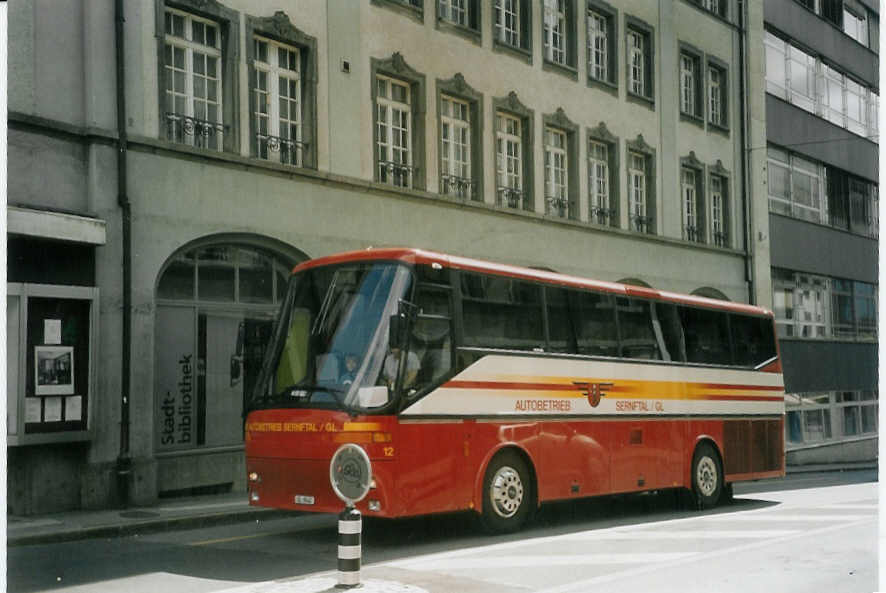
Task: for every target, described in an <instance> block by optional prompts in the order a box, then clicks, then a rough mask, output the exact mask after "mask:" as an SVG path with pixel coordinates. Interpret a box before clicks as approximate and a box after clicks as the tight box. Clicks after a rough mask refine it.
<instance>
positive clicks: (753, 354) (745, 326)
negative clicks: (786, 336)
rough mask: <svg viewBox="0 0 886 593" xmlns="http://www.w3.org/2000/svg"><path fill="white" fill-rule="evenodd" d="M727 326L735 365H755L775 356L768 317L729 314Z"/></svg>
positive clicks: (773, 340) (770, 323)
mask: <svg viewBox="0 0 886 593" xmlns="http://www.w3.org/2000/svg"><path fill="white" fill-rule="evenodd" d="M729 327H730V329H731V331H732V347H733V355H734V362H735V364H736V365H739V366H744V367H755V366H757V365H759V364H761V363H764V362H766V361H767V360H769V359H771V358H774V357H775V347H774V344H775V336H773V335H772V321H771V320H770V319H767V318H765V317H751V316H749V315H736V314H733V315H730V316H729Z"/></svg>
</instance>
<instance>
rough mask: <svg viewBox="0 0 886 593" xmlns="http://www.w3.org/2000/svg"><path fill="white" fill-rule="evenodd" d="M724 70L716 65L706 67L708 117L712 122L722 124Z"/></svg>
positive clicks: (723, 117)
mask: <svg viewBox="0 0 886 593" xmlns="http://www.w3.org/2000/svg"><path fill="white" fill-rule="evenodd" d="M725 76H726V72H724V71H723V70H721V69H720V68H717V67H716V66H709V67H708V114H709V115H708V117H709V120H710V122H711V123H712V124H714V125H717V126H723V125H725V123H726V118H725V113H723V82H724V81H723V80H722V79H723V78H724V77H725Z"/></svg>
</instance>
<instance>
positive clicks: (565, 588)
mask: <svg viewBox="0 0 886 593" xmlns="http://www.w3.org/2000/svg"><path fill="white" fill-rule="evenodd" d="M867 521H869V518H866V519H864V520H863V521H855V522H852V523H846V524H843V525H830V526H828V527H822V528H820V529H812V530H809V531H801V532H799V533H796V534H794V535H788V536H785V537H777V538H773V539H767V540H764V541H759V542H751V543H747V544H744V545H741V546H732V547H729V548H725V549H723V550H717V551H715V552H709V553H707V554H694V555H693V556H691V557H688V558H682V559H678V560H675V561H673V562H670V563H667V564H665V563H662V564H653V565H650V566H647V567H645V568H637V567H633V568H631V569H629V570H620V571H617V572H612V573H609V574H605V575H600V576H597V577H593V578H590V579H585V580H582V581H575V582H572V583H567V584H565V585H560V586H557V587H551V588H548V589H542V590H540V591H536V593H584V592H585V591H590V590H591V587H592V586H594V585H598V584H600V583H605V582H611V581H617V580H618V579H621V578H625V577H635V576H637V575H639V574H644V573H649V572H657V571H660V570H662V569H664V568H670V567H673V566H679V565H681V564H688V563H690V562H699V561H702V560H706V559H708V558H716V557H718V556H729V555H732V554H735V553H736V552H744V551H747V550H753V549H755V548H765V547H766V546H775V545H778V544H781V543H783V542H787V541H790V540H792V539H798V538H801V537H810V536H818V535H823V534H825V533H829V532H832V531H839V530H841V529H851V528H854V527H856V526H857V525H861V524H863V523H866V522H867Z"/></svg>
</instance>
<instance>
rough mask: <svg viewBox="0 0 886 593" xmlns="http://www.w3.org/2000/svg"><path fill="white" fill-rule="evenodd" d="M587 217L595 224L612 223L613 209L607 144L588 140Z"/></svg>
mask: <svg viewBox="0 0 886 593" xmlns="http://www.w3.org/2000/svg"><path fill="white" fill-rule="evenodd" d="M588 191H589V192H590V200H589V206H590V212H589V219H590V220H591V222H596V223H597V224H603V225H609V224H612V222H613V219H614V218H615V210H614V209H613V208H612V206H611V200H610V183H609V146H608V145H607V144H605V143H603V142H597V141H595V140H588Z"/></svg>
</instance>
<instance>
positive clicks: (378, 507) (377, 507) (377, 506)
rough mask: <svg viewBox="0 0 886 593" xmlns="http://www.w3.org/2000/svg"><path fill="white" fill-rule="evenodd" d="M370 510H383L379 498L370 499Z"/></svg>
mask: <svg viewBox="0 0 886 593" xmlns="http://www.w3.org/2000/svg"><path fill="white" fill-rule="evenodd" d="M369 510H370V511H375V512H378V511H380V510H381V502H379V501H377V500H370V501H369Z"/></svg>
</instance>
